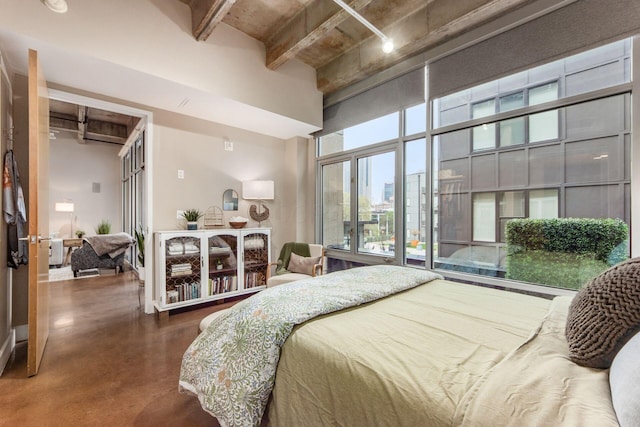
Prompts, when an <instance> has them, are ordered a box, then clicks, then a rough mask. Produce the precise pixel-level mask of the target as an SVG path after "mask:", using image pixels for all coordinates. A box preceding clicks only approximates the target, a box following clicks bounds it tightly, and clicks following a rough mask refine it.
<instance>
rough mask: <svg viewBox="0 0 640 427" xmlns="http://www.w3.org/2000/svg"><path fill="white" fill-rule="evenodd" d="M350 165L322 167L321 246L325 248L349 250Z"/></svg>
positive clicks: (340, 164)
mask: <svg viewBox="0 0 640 427" xmlns="http://www.w3.org/2000/svg"><path fill="white" fill-rule="evenodd" d="M350 182H351V164H350V163H349V162H348V161H345V162H340V163H333V164H328V165H325V166H323V167H322V238H323V241H322V244H323V245H324V247H326V248H331V249H341V250H347V251H348V250H349V249H350V248H351V236H352V234H353V233H352V229H351V222H350V218H351V184H350Z"/></svg>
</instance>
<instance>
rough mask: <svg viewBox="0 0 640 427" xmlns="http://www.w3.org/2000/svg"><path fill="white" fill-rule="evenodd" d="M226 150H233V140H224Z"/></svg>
mask: <svg viewBox="0 0 640 427" xmlns="http://www.w3.org/2000/svg"><path fill="white" fill-rule="evenodd" d="M224 151H233V142H232V141H229V140H228V139H226V138H225V140H224Z"/></svg>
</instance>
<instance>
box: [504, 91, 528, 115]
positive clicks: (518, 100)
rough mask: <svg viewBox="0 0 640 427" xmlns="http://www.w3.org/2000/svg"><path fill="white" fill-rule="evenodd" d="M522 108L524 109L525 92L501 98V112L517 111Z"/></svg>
mask: <svg viewBox="0 0 640 427" xmlns="http://www.w3.org/2000/svg"><path fill="white" fill-rule="evenodd" d="M520 107H524V92H517V93H512V94H511V95H507V96H502V97H500V111H509V110H515V109H516V108H520Z"/></svg>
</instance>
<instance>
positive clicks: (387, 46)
mask: <svg viewBox="0 0 640 427" xmlns="http://www.w3.org/2000/svg"><path fill="white" fill-rule="evenodd" d="M333 1H334V3H336V4H337V5H338V6H340V7H341V8H343V9H344V10H345V11H346V12H348V13H349V14H350V15H351V16H353V17H354V18H356V19H357V20H358V21H360V23H361V24H362V25H364V26H365V27H367V28H368V29H370V30H371V31H372V32H373V34H375V35H376V36H378V37H380V40H382V51H383V52H384V53H391V52H392V51H393V41H392V40H391V39H390V38H389V37H387V36H385V35H384V34H383V32H382V31H380V30H379V29H377V28H376V27H375V26H374V25H373V24H372V23H371V22H369V21H367V20H366V19H365V18H364V17H363V16H362V15H360V14H359V13H358V12H356V11H355V10H354V9H353V8H352V7H351V6H349V5H348V4H346V3H345V2H343V1H342V0H333Z"/></svg>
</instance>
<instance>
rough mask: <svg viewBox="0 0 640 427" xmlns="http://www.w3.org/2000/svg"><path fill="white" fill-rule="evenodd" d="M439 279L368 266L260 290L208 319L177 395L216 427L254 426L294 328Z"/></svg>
mask: <svg viewBox="0 0 640 427" xmlns="http://www.w3.org/2000/svg"><path fill="white" fill-rule="evenodd" d="M439 278H442V276H440V275H438V274H435V273H432V272H429V271H426V270H419V269H413V268H409V267H398V266H386V265H381V266H369V267H360V268H354V269H350V270H344V271H339V272H335V273H331V274H327V275H324V276H318V277H314V278H312V279H305V280H300V281H297V282H291V283H288V284H284V285H280V286H277V287H274V288H270V289H267V290H265V291H263V292H260V293H258V294H256V295H253V296H252V297H251V298H248V299H246V300H244V301H242V302H240V303H238V304H236V305H234V306H233V307H232V308H230V309H229V310H226V312H225V313H224V314H222V315H221V316H220V317H218V318H217V319H215V320H214V321H213V322H212V323H211V325H210V326H209V327H208V328H207V329H206V330H205V331H203V332H202V333H201V334H200V335H199V336H198V337H197V338H196V339H195V340H194V341H193V343H192V344H191V345H190V346H189V348H188V349H187V351H186V352H185V354H184V356H183V359H182V369H181V372H180V381H179V385H180V390H181V391H188V392H191V393H194V394H195V395H197V396H198V399H199V400H200V404H201V405H202V407H203V408H204V409H205V410H206V411H207V412H209V413H210V414H212V415H213V416H215V417H216V418H217V419H218V421H219V423H220V425H222V426H223V427H225V426H250V425H253V426H257V425H259V424H260V420H261V419H262V415H263V413H264V410H265V408H266V405H267V401H268V399H269V395H270V394H271V390H272V389H273V386H274V382H275V374H276V368H277V365H278V359H279V357H280V348H281V346H282V345H283V344H284V342H285V340H286V339H287V337H288V336H289V334H290V333H291V331H292V330H293V327H294V326H295V325H297V324H300V323H303V322H305V321H307V320H309V319H312V318H314V317H316V316H320V315H323V314H327V313H331V312H334V311H338V310H342V309H345V308H348V307H353V306H357V305H360V304H364V303H367V302H370V301H374V300H377V299H380V298H384V297H386V296H388V295H391V294H394V293H397V292H401V291H404V290H407V289H411V288H414V287H416V286H419V285H421V284H423V283H426V282H429V281H431V280H434V279H439Z"/></svg>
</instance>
